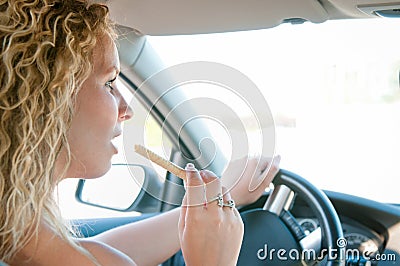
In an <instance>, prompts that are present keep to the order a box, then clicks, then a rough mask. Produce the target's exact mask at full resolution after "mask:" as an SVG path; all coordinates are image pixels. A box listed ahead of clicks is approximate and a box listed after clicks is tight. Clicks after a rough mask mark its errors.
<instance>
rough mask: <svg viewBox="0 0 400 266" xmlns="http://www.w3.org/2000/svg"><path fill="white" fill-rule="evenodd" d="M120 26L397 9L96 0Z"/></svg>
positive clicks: (195, 30)
mask: <svg viewBox="0 0 400 266" xmlns="http://www.w3.org/2000/svg"><path fill="white" fill-rule="evenodd" d="M95 1H96V0H95ZM97 2H105V3H106V4H107V5H108V6H109V7H110V12H111V16H112V17H113V19H114V20H115V21H116V22H117V23H118V24H120V25H123V26H127V27H130V28H134V29H136V30H137V31H139V32H141V33H142V34H144V35H177V34H199V33H215V32H230V31H241V30H255V29H263V28H270V27H274V26H277V25H279V24H281V23H282V22H287V21H293V19H296V20H294V21H298V20H297V19H299V18H300V19H304V20H308V21H311V22H313V23H322V22H324V21H327V20H329V19H343V18H368V17H377V15H376V13H375V10H388V9H390V10H393V9H399V8H400V2H399V1H394V0H246V1H243V0H218V1H216V0H202V1H193V0H192V1H190V0H168V1H166V0H160V1H157V0H97Z"/></svg>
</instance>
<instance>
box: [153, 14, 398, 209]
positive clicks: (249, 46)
mask: <svg viewBox="0 0 400 266" xmlns="http://www.w3.org/2000/svg"><path fill="white" fill-rule="evenodd" d="M399 31H400V29H399V22H398V21H396V20H389V19H373V20H372V19H370V20H357V21H349V20H345V21H331V22H326V23H322V24H311V23H305V24H302V25H289V24H285V25H281V26H279V27H276V28H272V29H267V30H258V31H248V32H236V33H223V34H210V35H191V36H168V37H166V36H163V37H148V40H149V41H150V43H151V45H152V46H153V47H154V48H155V50H156V51H157V52H158V53H159V55H160V57H161V59H162V60H163V62H164V63H165V65H166V66H172V65H175V64H179V63H183V62H191V61H211V62H217V63H222V64H225V65H228V66H230V67H233V68H235V69H237V70H239V71H240V72H242V73H243V74H245V75H246V76H247V77H248V78H250V79H251V80H252V81H253V82H254V83H255V84H256V85H257V87H258V88H259V90H260V91H261V92H262V93H263V95H264V97H265V99H266V100H267V102H268V105H269V108H270V110H271V112H272V113H273V115H274V120H275V124H276V125H275V127H276V139H277V140H276V153H278V154H280V155H281V156H282V160H281V167H282V168H285V169H287V170H291V171H293V172H296V173H298V174H300V175H301V176H303V177H305V178H306V179H308V180H309V181H311V182H312V183H313V184H315V185H316V186H318V187H320V188H322V189H328V190H333V191H339V192H344V193H349V194H353V195H358V196H362V197H365V198H369V199H373V200H377V201H381V202H391V203H400V193H399V190H400V181H399V180H400V169H399V167H398V165H399V164H398V163H397V160H398V159H399V158H400V139H399V136H400V90H399V69H400V49H399V48H400V34H399V33H400V32H399ZM205 91H206V90H205ZM250 141H251V138H250ZM255 141H256V139H255ZM253 145H257V143H253Z"/></svg>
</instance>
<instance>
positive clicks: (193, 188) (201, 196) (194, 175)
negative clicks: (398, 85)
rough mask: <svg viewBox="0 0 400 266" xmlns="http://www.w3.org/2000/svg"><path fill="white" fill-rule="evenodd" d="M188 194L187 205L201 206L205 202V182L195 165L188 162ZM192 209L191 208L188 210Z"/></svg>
mask: <svg viewBox="0 0 400 266" xmlns="http://www.w3.org/2000/svg"><path fill="white" fill-rule="evenodd" d="M185 170H186V180H187V182H186V195H187V202H186V203H187V206H199V205H202V204H204V201H205V191H204V182H203V180H202V178H201V176H200V174H199V172H198V171H197V169H196V168H195V167H194V165H193V164H191V163H188V164H187V165H186V168H185ZM187 211H190V208H189V209H188V210H187Z"/></svg>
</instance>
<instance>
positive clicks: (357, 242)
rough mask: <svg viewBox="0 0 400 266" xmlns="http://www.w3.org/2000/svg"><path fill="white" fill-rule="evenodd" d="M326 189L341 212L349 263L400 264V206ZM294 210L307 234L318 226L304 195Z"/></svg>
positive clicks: (340, 216) (344, 242) (339, 212)
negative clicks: (303, 198) (304, 199)
mask: <svg viewBox="0 0 400 266" xmlns="http://www.w3.org/2000/svg"><path fill="white" fill-rule="evenodd" d="M325 193H326V194H327V196H328V197H329V199H330V200H331V202H332V203H333V205H334V207H335V209H336V211H337V213H338V214H339V218H340V221H341V225H342V229H343V235H344V239H342V240H340V241H342V244H343V245H345V246H346V260H347V263H346V265H400V207H399V206H397V205H391V204H383V203H379V202H375V201H371V200H368V199H364V198H359V197H355V196H352V195H347V194H342V193H338V192H331V191H325ZM291 212H292V214H293V216H295V217H296V220H297V221H298V223H299V225H300V226H301V228H302V229H303V231H304V232H305V234H309V233H311V232H313V231H314V230H316V228H318V226H319V223H318V220H317V219H316V218H315V216H314V213H313V210H311V209H310V208H309V207H308V205H307V204H306V203H305V202H304V201H303V200H302V199H296V202H295V204H294V205H293V207H292V210H291ZM338 241H339V240H338Z"/></svg>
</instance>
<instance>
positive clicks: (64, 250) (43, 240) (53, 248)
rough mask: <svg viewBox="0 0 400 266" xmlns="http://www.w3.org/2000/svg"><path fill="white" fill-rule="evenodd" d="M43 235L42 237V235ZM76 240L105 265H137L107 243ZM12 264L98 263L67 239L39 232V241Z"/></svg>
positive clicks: (92, 264)
mask: <svg viewBox="0 0 400 266" xmlns="http://www.w3.org/2000/svg"><path fill="white" fill-rule="evenodd" d="M40 236H41V237H40ZM75 241H77V242H78V244H79V245H80V246H81V247H82V248H84V249H85V250H86V251H88V252H89V254H90V255H91V256H93V258H94V259H95V261H96V262H97V263H98V264H100V265H102V266H103V265H104V266H108V265H122V266H125V265H126V266H132V265H136V264H135V263H134V262H133V261H132V259H130V258H129V257H128V256H127V255H125V254H124V253H122V252H120V251H118V250H117V249H115V248H112V247H110V246H108V245H106V244H103V243H101V242H97V241H91V240H86V239H76V240H75ZM9 264H10V265H30V266H32V265H35V266H36V265H37V266H39V265H41V266H42V265H81V266H94V265H96V263H95V262H94V260H93V259H90V258H89V256H88V255H84V253H83V252H81V251H79V250H78V249H77V248H75V247H73V246H71V244H69V243H67V241H65V240H63V239H61V238H59V237H57V236H55V235H51V234H49V235H46V234H45V233H44V234H43V233H42V234H39V239H38V241H34V240H33V241H31V242H30V243H28V244H27V245H26V246H25V247H24V248H23V249H22V251H21V252H20V253H19V254H17V256H16V257H15V259H14V261H12V262H10V263H9Z"/></svg>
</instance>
